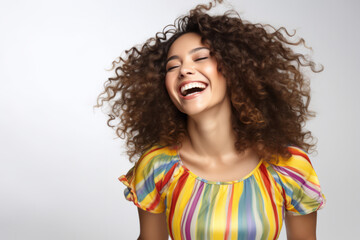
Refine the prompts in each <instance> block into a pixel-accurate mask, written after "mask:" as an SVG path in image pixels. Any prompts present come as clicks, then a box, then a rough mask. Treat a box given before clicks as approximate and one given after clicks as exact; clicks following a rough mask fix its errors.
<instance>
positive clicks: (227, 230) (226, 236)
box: [224, 185, 234, 240]
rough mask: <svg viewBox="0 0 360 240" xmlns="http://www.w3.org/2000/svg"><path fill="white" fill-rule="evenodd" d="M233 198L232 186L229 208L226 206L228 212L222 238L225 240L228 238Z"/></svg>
mask: <svg viewBox="0 0 360 240" xmlns="http://www.w3.org/2000/svg"><path fill="white" fill-rule="evenodd" d="M233 196H234V185H232V188H231V197H230V201H229V206H228V212H227V219H226V232H225V238H224V239H225V240H226V239H227V238H228V236H229V231H230V223H231V213H232V203H233Z"/></svg>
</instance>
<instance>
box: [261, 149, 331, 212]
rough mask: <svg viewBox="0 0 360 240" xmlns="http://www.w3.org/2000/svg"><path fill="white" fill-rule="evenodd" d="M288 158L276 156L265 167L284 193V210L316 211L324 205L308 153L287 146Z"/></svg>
mask: <svg viewBox="0 0 360 240" xmlns="http://www.w3.org/2000/svg"><path fill="white" fill-rule="evenodd" d="M288 151H289V152H290V154H291V155H290V157H289V158H284V157H278V158H277V159H274V160H272V161H269V162H268V163H267V164H268V166H267V169H268V171H269V172H270V173H271V175H272V176H273V177H274V180H275V181H276V183H277V184H278V186H279V187H280V189H281V192H283V194H284V198H285V202H286V210H288V211H289V212H290V213H291V214H294V215H303V214H308V213H310V212H313V211H316V210H318V209H320V208H322V207H324V205H325V196H324V195H323V194H322V192H321V188H320V184H319V179H318V177H317V175H316V173H315V170H314V168H313V165H312V163H311V161H310V158H309V156H308V154H307V153H306V152H305V151H304V150H302V149H300V148H298V147H293V146H291V147H288Z"/></svg>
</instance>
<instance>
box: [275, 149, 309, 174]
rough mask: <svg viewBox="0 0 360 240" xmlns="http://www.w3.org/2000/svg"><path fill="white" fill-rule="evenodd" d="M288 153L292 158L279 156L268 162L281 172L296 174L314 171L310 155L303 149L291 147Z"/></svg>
mask: <svg viewBox="0 0 360 240" xmlns="http://www.w3.org/2000/svg"><path fill="white" fill-rule="evenodd" d="M288 152H289V153H290V157H289V158H286V157H282V156H277V157H274V158H273V159H271V160H270V161H268V163H269V165H271V166H272V167H274V168H276V169H278V170H281V169H284V168H285V169H288V170H292V171H295V172H299V173H300V172H309V171H311V170H312V169H313V166H312V163H311V161H310V158H309V156H308V154H307V153H306V152H305V151H304V150H303V149H301V148H298V147H295V146H289V147H288Z"/></svg>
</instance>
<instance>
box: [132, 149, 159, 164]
mask: <svg viewBox="0 0 360 240" xmlns="http://www.w3.org/2000/svg"><path fill="white" fill-rule="evenodd" d="M162 148H164V147H157V148H154V149H152V150H150V151H148V152H147V153H146V154H144V155H142V156H141V158H140V159H139V160H138V162H140V161H142V160H143V159H144V158H145V157H146V156H147V155H149V154H150V153H153V152H155V151H157V150H159V149H162Z"/></svg>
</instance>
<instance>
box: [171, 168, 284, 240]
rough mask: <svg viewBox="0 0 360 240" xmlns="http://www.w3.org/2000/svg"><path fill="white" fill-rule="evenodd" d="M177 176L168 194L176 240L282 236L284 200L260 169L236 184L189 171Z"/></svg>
mask: <svg viewBox="0 0 360 240" xmlns="http://www.w3.org/2000/svg"><path fill="white" fill-rule="evenodd" d="M180 172H181V171H180ZM177 177H178V178H177ZM177 177H175V178H174V179H173V180H174V181H172V182H171V183H170V184H169V188H168V190H167V193H166V194H167V196H166V205H167V209H166V214H167V222H168V230H169V233H170V235H171V237H172V239H270V238H271V239H274V238H276V237H277V236H278V235H279V233H280V229H281V226H282V220H283V214H284V199H283V197H282V194H281V192H280V191H279V190H278V188H276V186H275V182H274V183H273V182H272V181H271V180H269V179H271V178H270V177H268V178H266V179H267V180H266V181H264V179H263V177H264V176H262V173H261V171H260V170H259V171H256V172H255V173H253V174H252V175H251V176H249V177H247V178H246V179H243V180H242V181H233V182H221V183H220V182H217V183H216V182H209V181H206V180H204V179H201V178H199V177H197V176H195V175H194V174H193V173H191V172H187V171H184V172H181V173H178V176H177Z"/></svg>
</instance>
